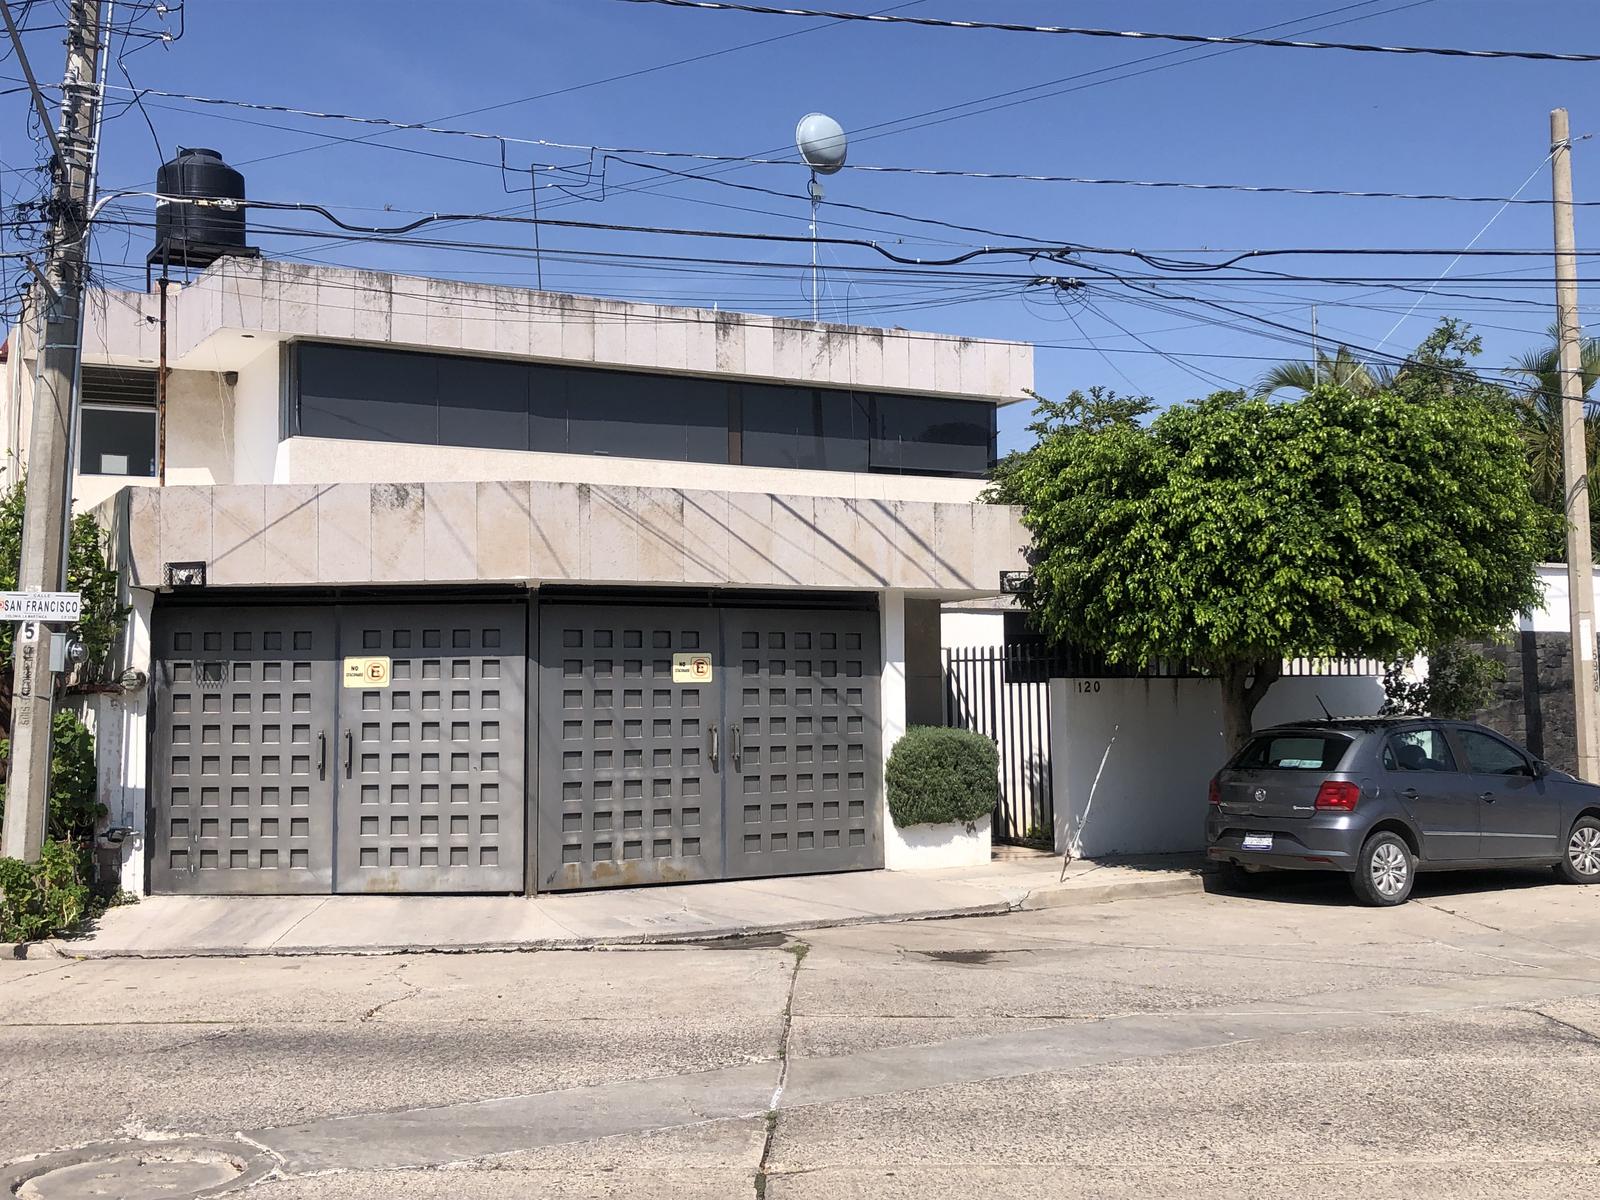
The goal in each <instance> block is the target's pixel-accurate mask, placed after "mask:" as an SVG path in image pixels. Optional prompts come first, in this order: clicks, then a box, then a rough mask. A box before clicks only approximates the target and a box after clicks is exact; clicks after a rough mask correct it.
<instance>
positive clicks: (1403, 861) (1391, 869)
mask: <svg viewBox="0 0 1600 1200" xmlns="http://www.w3.org/2000/svg"><path fill="white" fill-rule="evenodd" d="M1416 877H1417V860H1416V858H1415V857H1414V856H1413V855H1412V853H1411V847H1410V846H1408V845H1406V843H1405V839H1404V838H1402V837H1401V836H1400V835H1399V834H1397V833H1389V832H1387V831H1385V832H1382V833H1375V834H1373V835H1372V836H1371V837H1369V838H1368V839H1367V841H1366V844H1365V845H1364V846H1362V847H1361V853H1360V854H1359V855H1357V856H1356V873H1355V874H1354V875H1353V876H1351V878H1350V886H1351V887H1352V888H1353V889H1354V890H1355V893H1356V899H1357V900H1359V901H1361V903H1363V904H1370V905H1372V906H1373V907H1375V908H1390V907H1392V906H1394V905H1396V904H1404V903H1405V902H1406V901H1407V900H1408V899H1410V898H1411V885H1412V884H1413V883H1414V882H1415V881H1416Z"/></svg>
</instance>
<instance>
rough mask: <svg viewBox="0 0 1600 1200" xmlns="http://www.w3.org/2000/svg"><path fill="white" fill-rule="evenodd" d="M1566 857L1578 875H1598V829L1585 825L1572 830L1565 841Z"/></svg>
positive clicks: (1599, 852)
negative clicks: (1569, 839) (1570, 836)
mask: <svg viewBox="0 0 1600 1200" xmlns="http://www.w3.org/2000/svg"><path fill="white" fill-rule="evenodd" d="M1567 858H1568V859H1569V860H1570V861H1571V863H1572V869H1573V870H1574V871H1576V872H1578V874H1580V875H1600V829H1596V828H1595V827H1594V826H1592V825H1585V826H1583V828H1581V829H1574V830H1573V831H1572V840H1571V841H1570V842H1568V843H1567Z"/></svg>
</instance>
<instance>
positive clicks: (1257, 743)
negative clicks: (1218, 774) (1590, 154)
mask: <svg viewBox="0 0 1600 1200" xmlns="http://www.w3.org/2000/svg"><path fill="white" fill-rule="evenodd" d="M1350 742H1351V739H1350V738H1347V737H1345V736H1344V735H1343V734H1342V733H1273V734H1265V735H1263V736H1261V737H1258V738H1253V739H1251V742H1250V744H1249V745H1248V746H1246V747H1245V748H1244V753H1242V754H1241V755H1239V757H1238V758H1237V759H1235V760H1234V764H1233V765H1234V766H1235V767H1239V768H1242V769H1244V770H1247V771H1333V770H1336V769H1337V768H1338V766H1339V763H1340V761H1341V760H1342V759H1343V758H1344V755H1345V751H1346V750H1348V749H1350Z"/></svg>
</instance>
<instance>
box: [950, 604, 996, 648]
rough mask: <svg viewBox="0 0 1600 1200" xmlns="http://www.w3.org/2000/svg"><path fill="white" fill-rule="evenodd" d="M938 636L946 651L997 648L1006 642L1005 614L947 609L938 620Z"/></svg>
mask: <svg viewBox="0 0 1600 1200" xmlns="http://www.w3.org/2000/svg"><path fill="white" fill-rule="evenodd" d="M939 635H940V636H939V641H940V644H941V645H942V646H943V647H944V649H946V650H968V649H976V648H978V647H988V646H993V647H996V648H998V647H1000V646H1004V645H1005V641H1006V618H1005V613H1003V612H995V611H991V612H978V611H975V610H972V609H951V608H947V609H945V610H944V613H943V614H942V615H941V616H940V618H939Z"/></svg>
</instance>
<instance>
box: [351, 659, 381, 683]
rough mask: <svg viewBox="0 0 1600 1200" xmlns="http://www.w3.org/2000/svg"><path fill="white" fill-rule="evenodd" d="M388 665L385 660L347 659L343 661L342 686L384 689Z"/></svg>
mask: <svg viewBox="0 0 1600 1200" xmlns="http://www.w3.org/2000/svg"><path fill="white" fill-rule="evenodd" d="M389 677H390V664H389V660H388V659H387V658H381V657H380V658H347V659H345V660H344V686H345V687H347V688H386V687H388V686H389Z"/></svg>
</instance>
